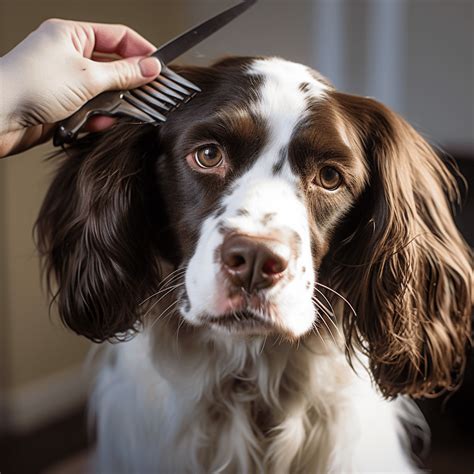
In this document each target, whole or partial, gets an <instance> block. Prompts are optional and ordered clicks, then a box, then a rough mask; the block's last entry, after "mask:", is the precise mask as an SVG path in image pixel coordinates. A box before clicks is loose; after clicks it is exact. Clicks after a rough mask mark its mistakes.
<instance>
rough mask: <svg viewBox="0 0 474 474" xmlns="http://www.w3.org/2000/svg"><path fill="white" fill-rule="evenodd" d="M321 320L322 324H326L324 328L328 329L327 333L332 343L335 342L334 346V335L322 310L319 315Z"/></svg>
mask: <svg viewBox="0 0 474 474" xmlns="http://www.w3.org/2000/svg"><path fill="white" fill-rule="evenodd" d="M321 321H322V322H323V323H324V325H325V326H326V329H327V330H328V332H329V335H330V336H331V338H332V340H333V341H334V344H336V346H337V341H336V338H335V337H334V334H333V333H332V331H331V328H330V327H329V325H328V323H327V322H326V319H325V314H324V312H323V313H322V315H321Z"/></svg>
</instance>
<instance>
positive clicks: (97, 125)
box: [85, 115, 117, 132]
mask: <svg viewBox="0 0 474 474" xmlns="http://www.w3.org/2000/svg"><path fill="white" fill-rule="evenodd" d="M116 121H117V119H116V118H114V117H107V116H106V115H95V116H94V117H91V118H90V119H89V120H88V121H87V123H86V126H85V129H86V131H88V132H102V131H103V130H106V129H107V128H110V127H111V126H112V125H113V124H114V123H115V122H116Z"/></svg>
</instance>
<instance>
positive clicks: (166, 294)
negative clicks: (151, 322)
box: [143, 283, 184, 319]
mask: <svg viewBox="0 0 474 474" xmlns="http://www.w3.org/2000/svg"><path fill="white" fill-rule="evenodd" d="M183 285H184V283H179V284H178V285H175V286H172V287H171V288H167V290H168V291H167V292H166V293H165V294H163V295H161V297H160V298H159V299H158V300H156V301H155V302H154V303H153V304H152V305H151V306H150V308H149V309H148V311H147V312H146V313H145V314H144V316H143V318H144V319H145V318H146V317H147V316H148V314H149V313H150V311H151V310H152V309H153V308H154V307H155V306H156V305H157V304H158V303H159V302H160V301H161V300H162V299H163V298H165V297H166V296H168V295H169V294H170V293H172V292H173V291H176V290H177V288H180V287H182V286H183ZM176 301H177V300H176Z"/></svg>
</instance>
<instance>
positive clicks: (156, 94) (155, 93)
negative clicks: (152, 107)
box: [139, 85, 178, 107]
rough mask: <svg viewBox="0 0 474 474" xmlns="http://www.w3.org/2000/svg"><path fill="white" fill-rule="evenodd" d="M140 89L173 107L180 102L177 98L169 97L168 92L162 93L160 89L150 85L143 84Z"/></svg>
mask: <svg viewBox="0 0 474 474" xmlns="http://www.w3.org/2000/svg"><path fill="white" fill-rule="evenodd" d="M139 90H142V91H144V92H146V93H147V94H149V95H151V96H153V97H155V98H156V99H160V100H162V101H163V102H166V103H167V104H170V105H172V106H173V107H174V106H176V105H177V104H178V102H176V101H175V100H173V99H171V98H170V97H168V96H167V95H166V94H162V93H161V92H160V91H158V90H156V89H154V88H153V87H150V86H149V85H145V86H141V87H140V88H139Z"/></svg>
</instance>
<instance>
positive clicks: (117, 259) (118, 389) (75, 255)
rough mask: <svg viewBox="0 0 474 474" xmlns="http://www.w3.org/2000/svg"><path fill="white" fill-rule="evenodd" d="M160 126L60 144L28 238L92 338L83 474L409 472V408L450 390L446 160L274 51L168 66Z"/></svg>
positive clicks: (453, 189)
mask: <svg viewBox="0 0 474 474" xmlns="http://www.w3.org/2000/svg"><path fill="white" fill-rule="evenodd" d="M176 71H177V72H178V73H180V74H182V75H183V76H184V77H186V78H187V79H189V80H191V81H192V82H194V83H195V84H197V85H198V86H199V87H200V88H201V89H202V92H201V93H199V94H198V95H197V96H196V97H194V98H193V99H192V100H191V101H189V102H188V103H186V104H184V105H183V106H182V107H180V108H178V109H177V110H175V111H173V112H171V113H170V114H169V116H168V119H167V121H166V122H165V123H163V124H162V125H160V126H159V127H154V126H153V125H144V124H138V123H134V122H133V121H130V120H125V119H121V120H119V121H118V122H117V123H116V124H115V125H114V126H113V127H112V128H111V129H110V130H108V131H106V132H103V133H100V134H89V135H87V136H85V137H84V138H82V139H80V140H79V141H78V142H77V143H76V144H74V145H72V146H71V147H69V148H67V149H66V156H65V157H64V158H63V159H62V161H60V162H59V166H58V170H57V172H56V175H55V177H54V179H53V181H52V184H51V186H50V188H49V191H48V193H47V195H46V198H45V200H44V202H43V205H42V208H41V211H40V214H39V217H38V221H37V223H36V236H37V241H38V248H39V251H40V253H41V255H42V256H43V258H44V270H45V272H46V275H47V281H48V282H49V288H50V291H51V293H52V295H53V298H54V300H55V301H56V303H57V305H58V309H59V314H60V316H61V318H62V320H63V322H64V323H65V324H66V326H68V327H69V328H71V329H72V330H73V331H75V332H76V333H78V334H80V335H83V336H86V337H87V338H89V339H91V340H92V341H95V342H104V341H120V343H118V344H104V346H105V349H104V353H103V356H102V359H101V360H102V362H101V366H100V369H99V371H98V374H97V378H96V383H95V388H94V391H93V393H92V397H91V407H92V411H93V413H94V414H95V426H96V431H97V454H96V459H95V462H96V469H97V471H98V472H114V473H118V472H127V473H129V472H139V473H144V472H160V473H186V472H190V473H199V472H202V473H208V472H226V473H253V472H269V473H270V472H271V473H289V472H291V473H303V472H304V473H325V472H334V473H340V472H372V471H384V472H385V471H392V472H395V471H396V472H416V471H417V470H418V468H419V464H418V461H417V460H416V459H415V457H414V456H413V455H412V454H411V447H410V433H412V434H413V433H418V434H420V433H421V436H425V434H426V426H425V422H424V419H423V417H422V415H421V414H420V412H418V409H417V408H416V405H415V404H414V402H413V401H410V399H411V398H416V397H423V396H433V395H435V394H438V393H441V392H446V391H449V390H453V389H455V388H456V387H457V386H458V384H459V383H460V379H461V376H462V372H463V368H464V365H465V360H466V351H467V349H468V346H469V338H470V312H471V308H472V294H471V288H472V280H473V279H472V259H471V253H470V250H469V249H468V247H467V245H466V244H465V242H464V241H463V239H462V237H461V235H460V234H459V232H458V230H457V229H456V226H455V224H454V222H453V217H452V205H453V203H456V201H457V200H458V199H459V192H458V188H457V184H456V179H455V175H454V174H453V171H454V170H453V168H452V167H450V165H449V164H448V163H445V162H444V161H443V160H442V159H441V158H440V157H438V156H437V154H436V153H435V152H434V151H433V149H432V148H431V147H430V146H429V145H428V144H427V142H426V141H425V140H424V139H423V138H422V137H421V136H420V135H419V134H418V133H417V132H415V131H414V129H413V128H412V127H411V126H410V125H409V124H408V123H407V122H406V121H404V120H403V119H402V118H401V117H400V116H398V115H397V114H395V113H394V112H393V111H391V110H389V109H388V108H387V107H385V106H384V105H382V104H381V103H379V102H377V101H375V100H373V99H371V98H365V97H359V96H354V95H349V94H346V93H343V92H340V91H337V90H336V89H335V88H334V87H333V86H332V85H331V84H330V82H329V81H328V80H327V79H325V78H324V77H323V76H321V75H320V74H319V73H317V72H316V71H314V70H312V69H310V68H308V67H306V66H304V65H301V64H295V63H292V62H289V61H286V60H283V59H280V58H276V57H269V58H267V57H229V58H225V59H223V60H220V61H219V62H217V63H216V64H214V65H212V66H210V67H185V66H181V67H178V66H177V67H176Z"/></svg>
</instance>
